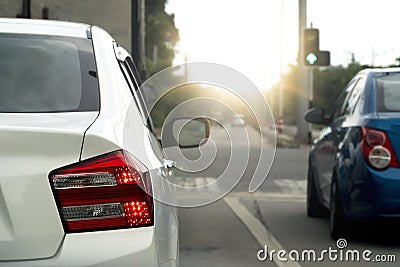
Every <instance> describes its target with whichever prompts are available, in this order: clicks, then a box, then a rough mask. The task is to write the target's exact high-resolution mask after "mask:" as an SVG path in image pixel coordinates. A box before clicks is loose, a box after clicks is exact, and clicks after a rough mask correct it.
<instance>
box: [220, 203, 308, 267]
mask: <svg viewBox="0 0 400 267" xmlns="http://www.w3.org/2000/svg"><path fill="white" fill-rule="evenodd" d="M224 201H225V203H226V204H227V205H228V207H229V208H230V209H231V210H232V211H233V212H234V213H235V214H236V216H238V217H239V219H240V220H241V221H242V222H243V223H244V225H245V226H246V227H247V228H248V229H249V231H250V232H251V233H252V235H253V236H254V237H255V239H256V240H257V242H258V243H259V244H260V245H261V248H264V246H265V245H268V247H269V248H271V249H274V250H275V251H279V250H284V248H283V246H282V245H281V244H280V243H279V242H278V240H277V239H276V238H275V237H274V236H273V235H272V233H271V232H269V231H268V230H267V229H266V228H265V227H264V225H263V224H262V223H261V222H260V221H259V220H258V219H257V218H256V217H254V216H253V214H251V212H250V211H249V210H248V209H247V208H246V207H245V206H244V205H243V204H242V203H241V202H240V201H239V199H238V198H235V197H225V198H224ZM254 257H257V255H256V253H254ZM273 260H274V263H275V264H276V265H278V267H301V265H300V264H299V263H297V262H294V261H287V262H282V261H279V260H277V259H276V257H274V259H273Z"/></svg>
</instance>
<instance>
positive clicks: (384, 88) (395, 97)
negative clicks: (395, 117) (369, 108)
mask: <svg viewBox="0 0 400 267" xmlns="http://www.w3.org/2000/svg"><path fill="white" fill-rule="evenodd" d="M376 95H377V98H376V101H377V111H378V112H400V73H386V74H383V75H382V76H378V77H377V78H376Z"/></svg>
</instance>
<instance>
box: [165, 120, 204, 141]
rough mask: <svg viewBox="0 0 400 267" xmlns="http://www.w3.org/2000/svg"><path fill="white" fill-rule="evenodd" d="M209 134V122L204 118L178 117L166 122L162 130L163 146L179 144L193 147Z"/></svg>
mask: <svg viewBox="0 0 400 267" xmlns="http://www.w3.org/2000/svg"><path fill="white" fill-rule="evenodd" d="M209 136H210V123H209V121H208V120H207V119H204V118H195V119H187V118H178V119H174V120H172V121H171V122H170V123H168V124H167V125H166V126H165V127H164V128H163V130H162V133H161V142H162V146H163V147H171V146H179V147H181V148H194V147H198V146H200V145H202V142H203V141H204V140H205V139H207V138H208V137H209Z"/></svg>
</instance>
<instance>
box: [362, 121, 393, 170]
mask: <svg viewBox="0 0 400 267" xmlns="http://www.w3.org/2000/svg"><path fill="white" fill-rule="evenodd" d="M361 130H362V132H361V133H362V134H361V143H362V150H363V154H364V158H365V160H366V161H367V162H368V164H369V165H371V166H372V167H373V168H375V169H378V170H383V169H385V168H388V167H397V168H398V167H399V163H398V161H397V158H396V155H395V154H394V150H393V148H392V144H391V143H390V140H389V138H388V136H387V134H386V133H385V132H384V131H381V130H376V129H371V128H367V127H362V128H361Z"/></svg>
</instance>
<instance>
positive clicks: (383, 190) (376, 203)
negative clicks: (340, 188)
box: [342, 166, 400, 219]
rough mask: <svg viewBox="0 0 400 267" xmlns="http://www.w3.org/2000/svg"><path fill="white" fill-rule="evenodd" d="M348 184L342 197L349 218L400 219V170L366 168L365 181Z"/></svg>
mask: <svg viewBox="0 0 400 267" xmlns="http://www.w3.org/2000/svg"><path fill="white" fill-rule="evenodd" d="M346 184H347V186H345V187H347V188H346V190H345V191H347V194H346V193H345V194H343V192H342V197H343V204H344V207H345V212H346V215H347V217H348V218H352V219H357V218H368V217H370V218H374V217H400V168H389V169H387V170H384V171H377V170H374V169H372V168H371V167H369V166H365V169H364V174H363V179H361V180H359V181H358V182H354V181H353V182H351V183H346Z"/></svg>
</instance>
